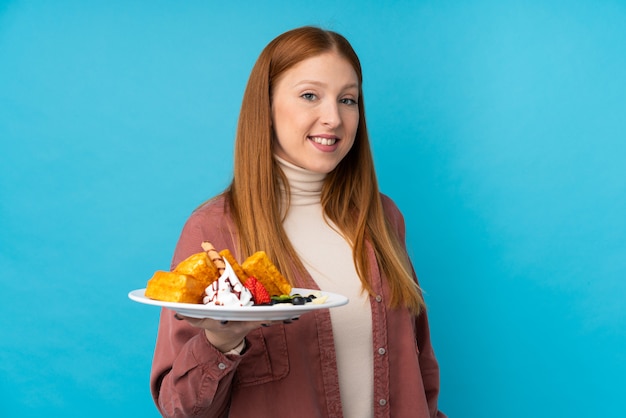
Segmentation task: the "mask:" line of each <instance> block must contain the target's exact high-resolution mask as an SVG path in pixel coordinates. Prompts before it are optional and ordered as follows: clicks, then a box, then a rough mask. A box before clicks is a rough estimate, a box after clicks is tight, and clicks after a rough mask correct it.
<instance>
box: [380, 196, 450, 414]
mask: <svg viewBox="0 0 626 418" xmlns="http://www.w3.org/2000/svg"><path fill="white" fill-rule="evenodd" d="M382 201H383V208H384V210H385V213H386V216H387V219H388V220H389V222H390V223H391V226H392V227H393V228H394V229H395V231H396V233H397V234H398V239H399V240H400V242H401V243H402V245H403V246H404V248H405V249H406V227H405V223H404V216H403V215H402V213H401V212H400V210H399V209H398V207H397V206H396V205H395V203H394V202H393V201H392V200H391V199H390V198H389V197H387V196H385V195H382ZM411 270H412V273H413V277H414V279H415V281H416V282H417V281H418V280H417V275H416V273H415V270H414V269H413V266H412V265H411ZM415 339H416V343H417V347H418V349H419V363H420V371H421V374H422V381H423V383H424V390H425V394H426V399H427V401H428V409H429V412H430V415H431V417H433V418H446V415H444V414H443V413H442V412H441V411H439V409H438V406H437V402H438V398H439V364H438V362H437V358H436V357H435V352H434V350H433V346H432V343H431V339H430V328H429V325H428V313H427V311H426V310H424V311H422V312H421V313H420V315H419V316H418V317H417V318H416V319H415Z"/></svg>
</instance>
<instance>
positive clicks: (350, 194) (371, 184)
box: [226, 26, 424, 314]
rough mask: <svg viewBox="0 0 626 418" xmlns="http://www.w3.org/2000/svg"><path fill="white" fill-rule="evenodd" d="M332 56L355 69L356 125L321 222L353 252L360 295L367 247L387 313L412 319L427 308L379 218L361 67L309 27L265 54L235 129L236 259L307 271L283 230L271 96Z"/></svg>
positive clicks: (337, 41) (290, 273)
mask: <svg viewBox="0 0 626 418" xmlns="http://www.w3.org/2000/svg"><path fill="white" fill-rule="evenodd" d="M329 51H335V52H337V53H339V54H340V55H341V56H342V57H344V58H345V59H346V60H348V62H350V64H351V65H352V66H353V67H354V70H355V72H356V74H357V76H358V80H359V100H358V106H359V115H360V117H359V125H358V129H357V133H356V138H355V142H354V145H353V146H352V149H351V150H350V151H349V152H348V154H347V155H346V157H345V158H344V159H343V160H342V161H341V162H340V163H339V165H338V166H337V167H336V168H335V169H334V170H333V171H332V172H331V173H329V174H328V175H327V177H326V179H325V183H324V186H323V189H322V206H323V208H324V213H325V216H326V217H327V218H328V219H330V220H331V221H332V222H333V223H334V224H335V225H336V226H337V227H338V228H339V230H340V231H341V233H342V234H343V235H344V236H345V237H346V239H348V241H349V242H350V243H351V244H352V250H353V258H354V263H355V266H356V269H357V272H358V274H359V277H360V279H361V282H362V285H363V288H364V289H365V290H366V291H368V292H369V293H370V294H371V293H372V286H371V283H370V282H369V277H370V271H369V267H368V265H369V264H368V258H367V251H366V242H368V241H369V242H370V243H371V244H372V246H373V248H374V251H375V253H376V257H377V260H378V264H379V266H380V269H381V270H382V271H383V273H384V274H385V276H386V278H387V280H388V283H389V286H390V289H391V301H390V305H391V306H399V305H402V306H405V307H407V308H409V309H411V310H412V311H413V312H414V313H416V314H417V313H419V312H420V310H421V309H422V308H423V307H424V300H423V298H422V295H421V291H420V289H419V288H418V286H417V283H416V282H415V280H414V278H413V275H412V268H411V264H410V261H409V258H408V255H407V253H406V251H405V249H404V247H403V245H402V243H401V242H400V240H399V237H397V236H396V234H395V233H394V230H393V229H392V228H391V227H390V225H389V224H388V222H387V220H386V218H385V215H384V212H383V206H382V201H381V197H380V193H379V189H378V182H377V179H376V173H375V170H374V162H373V158H372V153H371V149H370V143H369V137H368V133H367V126H366V122H365V108H364V100H363V91H362V81H363V79H362V72H361V64H360V61H359V58H358V57H357V55H356V53H355V52H354V50H353V48H352V46H351V45H350V43H349V42H348V41H347V40H346V39H345V38H344V37H343V36H341V35H340V34H338V33H335V32H332V31H327V30H323V29H320V28H316V27H310V26H307V27H301V28H298V29H294V30H291V31H289V32H286V33H283V34H282V35H280V36H278V37H277V38H275V39H274V40H272V41H271V42H270V43H269V44H268V45H267V46H266V47H265V49H264V50H263V51H262V52H261V55H260V56H259V58H258V60H257V61H256V63H255V65H254V67H253V69H252V72H251V74H250V78H249V80H248V84H247V87H246V90H245V93H244V97H243V101H242V106H241V112H240V116H239V122H238V127H237V137H236V141H235V160H234V175H233V180H232V183H231V185H230V186H229V187H228V189H227V190H226V195H227V197H228V204H229V208H230V211H231V213H232V216H233V219H234V221H235V225H236V226H237V228H238V232H239V237H238V246H239V248H238V250H239V253H240V257H242V258H243V257H247V256H249V255H250V254H252V253H254V252H255V251H258V250H264V251H265V252H266V253H267V254H268V255H269V256H270V258H271V259H272V260H273V261H274V263H275V264H276V265H277V267H278V268H279V269H280V270H281V271H282V272H283V273H284V275H285V276H286V277H287V278H288V279H289V280H293V277H294V275H295V274H298V273H303V272H304V271H305V268H304V266H303V265H302V262H301V261H300V260H299V258H298V256H297V254H296V253H295V251H294V249H293V247H292V245H291V243H290V242H289V239H288V238H287V235H286V234H285V231H284V229H283V227H282V217H283V215H284V211H281V188H280V184H281V183H282V184H286V185H287V184H288V183H287V181H286V179H285V178H284V175H283V173H282V171H281V170H280V168H279V167H278V166H277V163H276V161H275V160H274V158H273V152H272V150H273V141H274V133H273V130H272V122H271V106H272V102H271V101H272V88H273V86H274V84H275V82H276V81H277V80H278V79H279V77H280V76H281V75H282V74H283V73H284V72H285V71H287V70H289V69H290V68H291V67H293V66H294V65H295V64H297V63H299V62H300V61H302V60H304V59H307V58H310V57H312V56H316V55H320V54H322V53H325V52H329Z"/></svg>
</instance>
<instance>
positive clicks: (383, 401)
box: [378, 399, 387, 406]
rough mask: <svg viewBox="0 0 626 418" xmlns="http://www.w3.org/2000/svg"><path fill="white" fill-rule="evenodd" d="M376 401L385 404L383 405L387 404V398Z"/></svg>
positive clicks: (381, 404)
mask: <svg viewBox="0 0 626 418" xmlns="http://www.w3.org/2000/svg"><path fill="white" fill-rule="evenodd" d="M378 403H379V405H380V406H385V405H387V399H381V400H379V401H378Z"/></svg>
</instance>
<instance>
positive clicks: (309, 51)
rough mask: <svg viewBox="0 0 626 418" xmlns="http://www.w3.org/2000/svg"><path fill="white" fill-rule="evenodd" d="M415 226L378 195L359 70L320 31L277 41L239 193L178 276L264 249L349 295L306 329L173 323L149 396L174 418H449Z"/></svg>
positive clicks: (240, 153)
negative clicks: (420, 280) (410, 240)
mask: <svg viewBox="0 0 626 418" xmlns="http://www.w3.org/2000/svg"><path fill="white" fill-rule="evenodd" d="M404 234H405V231H404V220H403V217H402V215H401V214H400V212H399V211H398V209H397V208H396V206H395V205H394V203H393V202H392V201H391V200H390V199H389V198H387V197H386V196H384V195H382V194H380V193H379V191H378V186H377V181H376V175H375V172H374V166H373V160H372V155H371V151H370V145H369V139H368V135H367V127H366V123H365V113H364V105H363V93H362V75H361V67H360V63H359V60H358V58H357V56H356V54H355V53H354V51H353V49H352V47H351V46H350V44H349V43H348V41H347V40H346V39H345V38H343V37H342V36H341V35H339V34H337V33H334V32H330V31H324V30H322V29H318V28H313V27H303V28H298V29H295V30H292V31H289V32H286V33H284V34H282V35H280V36H278V37H277V38H276V39H274V40H273V41H272V42H271V43H270V44H269V45H268V46H267V47H266V48H265V49H264V50H263V52H262V53H261V55H260V57H259V59H258V61H257V62H256V64H255V66H254V68H253V69H252V73H251V75H250V79H249V82H248V86H247V88H246V91H245V93H244V98H243V104H242V108H241V113H240V118H239V125H238V130H237V138H236V143H235V168H234V176H233V181H232V183H231V185H230V187H229V188H228V189H227V190H226V191H225V192H224V193H223V194H221V195H219V196H217V197H216V198H214V199H212V200H210V201H208V202H207V203H205V204H204V205H202V206H201V207H200V208H198V209H197V210H196V211H195V212H194V213H193V214H192V215H191V217H190V218H189V220H188V221H187V223H186V224H185V227H184V228H183V231H182V234H181V237H180V240H179V242H178V245H177V247H176V251H175V254H174V258H173V262H172V266H175V265H177V264H178V263H179V262H180V261H182V260H183V259H184V258H186V257H187V256H189V255H191V254H192V253H196V252H199V251H201V249H200V244H201V243H202V241H204V240H208V241H211V242H212V243H213V244H214V245H215V247H216V248H229V249H231V251H233V253H234V254H235V256H236V258H237V259H239V260H243V259H245V258H246V257H248V256H249V255H250V254H252V253H253V252H255V251H258V250H264V251H265V252H266V253H267V254H268V255H269V256H270V257H271V259H272V260H273V261H274V263H275V264H276V265H277V267H278V268H279V270H280V271H281V272H282V273H283V274H284V275H285V276H286V277H287V278H288V279H289V280H290V281H291V283H292V284H293V285H294V286H296V287H303V288H316V289H323V290H326V291H331V292H336V293H340V294H343V295H346V296H348V297H349V299H350V303H349V304H348V305H346V306H344V307H340V308H334V309H330V310H319V311H315V312H311V313H308V314H305V315H302V316H301V317H300V319H299V320H298V321H294V322H293V323H289V324H285V323H282V322H281V323H263V324H262V323H260V322H233V321H231V322H227V323H223V322H219V321H215V320H211V319H202V320H201V319H192V318H184V320H181V319H182V318H177V317H176V316H175V315H174V313H173V312H171V311H169V310H167V309H164V310H163V312H162V315H161V322H160V328H159V334H158V339H157V344H156V350H155V356H154V363H153V370H152V376H151V384H152V386H151V387H152V393H153V396H154V399H155V402H156V404H157V406H158V408H159V410H160V411H161V413H162V414H163V415H164V416H168V417H187V416H198V417H200V416H203V417H222V416H224V417H225V416H229V417H252V416H254V417H293V416H300V417H303V418H307V417H333V418H334V417H342V416H344V417H357V418H362V417H394V418H397V417H411V418H415V417H418V418H419V417H444V415H443V414H442V413H441V412H439V411H438V408H437V397H438V392H439V369H438V365H437V362H436V360H435V356H434V353H433V350H432V346H431V343H430V337H429V330H428V321H427V316H426V312H425V309H424V301H423V299H422V295H421V291H420V289H419V288H418V285H417V281H416V278H415V274H414V272H413V269H412V266H411V263H410V261H409V259H408V255H407V252H406V249H405V244H404V238H405V236H404Z"/></svg>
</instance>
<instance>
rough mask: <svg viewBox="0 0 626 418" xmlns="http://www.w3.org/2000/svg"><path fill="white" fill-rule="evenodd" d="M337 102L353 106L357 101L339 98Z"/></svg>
mask: <svg viewBox="0 0 626 418" xmlns="http://www.w3.org/2000/svg"><path fill="white" fill-rule="evenodd" d="M339 102H341V103H343V104H345V105H349V106H354V105H356V104H357V103H358V102H357V101H356V100H354V99H350V98H345V99H341V100H339Z"/></svg>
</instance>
